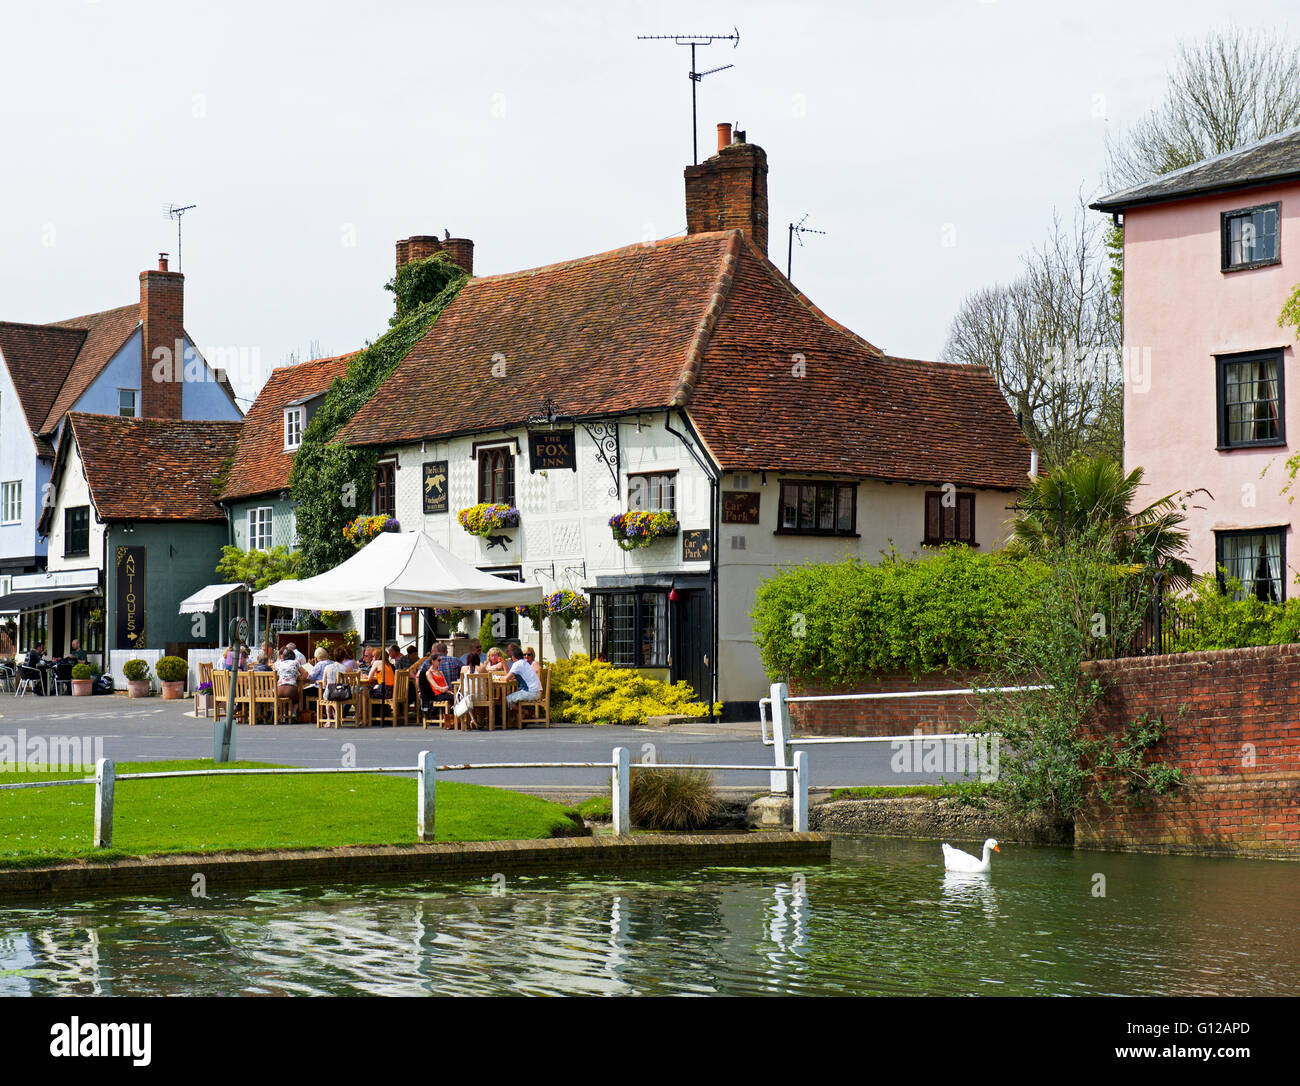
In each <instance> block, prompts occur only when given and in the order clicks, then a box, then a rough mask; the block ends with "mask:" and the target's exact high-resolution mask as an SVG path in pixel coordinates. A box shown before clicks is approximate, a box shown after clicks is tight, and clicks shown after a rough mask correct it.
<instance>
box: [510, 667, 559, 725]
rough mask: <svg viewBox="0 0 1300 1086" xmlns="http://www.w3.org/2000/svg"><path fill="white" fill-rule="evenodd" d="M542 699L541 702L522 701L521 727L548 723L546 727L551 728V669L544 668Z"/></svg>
mask: <svg viewBox="0 0 1300 1086" xmlns="http://www.w3.org/2000/svg"><path fill="white" fill-rule="evenodd" d="M541 679H542V698H541V700H540V701H521V702H520V703H519V705H518V709H519V726H520V727H521V728H522V727H525V726H526V725H528V724H540V723H541V722H542V721H545V722H546V726H547V727H548V728H549V727H550V726H551V669H550V668H549V667H544V668H542V674H541Z"/></svg>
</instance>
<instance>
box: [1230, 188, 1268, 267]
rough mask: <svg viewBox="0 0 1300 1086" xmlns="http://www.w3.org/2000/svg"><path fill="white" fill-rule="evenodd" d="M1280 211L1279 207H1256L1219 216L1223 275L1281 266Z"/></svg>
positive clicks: (1261, 205)
mask: <svg viewBox="0 0 1300 1086" xmlns="http://www.w3.org/2000/svg"><path fill="white" fill-rule="evenodd" d="M1281 211H1282V205H1281V204H1260V205H1258V206H1257V207H1243V208H1240V209H1239V210H1237V211H1225V212H1223V214H1222V216H1221V217H1220V222H1221V226H1222V230H1223V254H1222V255H1223V263H1222V270H1223V271H1240V270H1241V269H1242V268H1259V267H1262V266H1263V265H1265V264H1277V263H1280V262H1281V260H1282V240H1281V232H1280V225H1281V218H1282V214H1281Z"/></svg>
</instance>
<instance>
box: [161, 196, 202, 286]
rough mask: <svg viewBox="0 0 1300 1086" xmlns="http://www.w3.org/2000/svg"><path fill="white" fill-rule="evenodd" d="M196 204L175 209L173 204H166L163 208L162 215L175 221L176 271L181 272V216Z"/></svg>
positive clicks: (191, 209)
mask: <svg viewBox="0 0 1300 1086" xmlns="http://www.w3.org/2000/svg"><path fill="white" fill-rule="evenodd" d="M198 206H199V205H198V204H186V205H185V206H184V207H177V206H176V205H175V204H167V205H166V206H165V207H164V208H163V214H164V215H166V216H167V217H168V218H169V219H175V220H176V270H177V271H181V270H183V269H182V261H181V216H182V215H184V214H185V212H187V211H193V210H194V209H195V208H196V207H198Z"/></svg>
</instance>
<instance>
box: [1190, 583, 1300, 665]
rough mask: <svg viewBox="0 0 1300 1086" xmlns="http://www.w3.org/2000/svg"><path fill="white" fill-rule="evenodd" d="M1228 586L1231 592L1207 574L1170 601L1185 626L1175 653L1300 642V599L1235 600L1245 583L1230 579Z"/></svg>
mask: <svg viewBox="0 0 1300 1086" xmlns="http://www.w3.org/2000/svg"><path fill="white" fill-rule="evenodd" d="M1227 588H1228V592H1220V591H1219V585H1218V581H1217V580H1216V579H1215V578H1213V577H1204V578H1202V579H1201V580H1199V581H1198V582H1197V583H1196V585H1195V586H1194V587H1193V589H1192V590H1191V591H1190V592H1188V593H1186V594H1185V595H1183V596H1179V597H1176V598H1175V599H1173V600H1172V601H1170V604H1169V610H1170V613H1171V616H1172V617H1173V619H1174V621H1175V622H1177V623H1178V624H1179V625H1180V627H1181V628H1180V629H1179V630H1178V633H1177V634H1176V635H1175V637H1174V643H1173V645H1172V648H1173V650H1174V651H1175V652H1203V651H1206V650H1208V649H1240V648H1247V647H1249V646H1251V645H1288V644H1291V643H1293V642H1297V641H1300V599H1290V600H1287V601H1285V602H1284V603H1265V602H1262V601H1260V600H1257V599H1254V598H1251V599H1244V600H1234V599H1233V598H1232V596H1233V595H1235V594H1236V593H1237V592H1239V591H1240V590H1241V583H1240V582H1239V581H1235V580H1229V581H1228V583H1227Z"/></svg>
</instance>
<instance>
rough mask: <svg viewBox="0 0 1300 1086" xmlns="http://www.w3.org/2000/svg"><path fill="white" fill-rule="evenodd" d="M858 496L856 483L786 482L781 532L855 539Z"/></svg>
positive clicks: (782, 488)
mask: <svg viewBox="0 0 1300 1086" xmlns="http://www.w3.org/2000/svg"><path fill="white" fill-rule="evenodd" d="M857 495H858V488H857V485H856V484H854V483H820V482H802V481H800V482H783V483H782V484H781V520H780V524H779V526H778V528H777V531H778V532H781V533H785V534H798V535H854V534H855V533H856V530H857Z"/></svg>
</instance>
